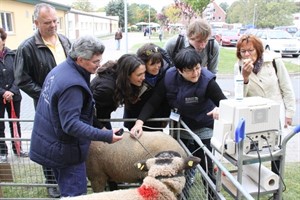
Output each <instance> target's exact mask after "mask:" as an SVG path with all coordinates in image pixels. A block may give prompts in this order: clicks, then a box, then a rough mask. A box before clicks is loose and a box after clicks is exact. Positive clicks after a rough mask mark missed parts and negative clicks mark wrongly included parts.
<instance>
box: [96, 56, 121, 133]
mask: <svg viewBox="0 0 300 200" xmlns="http://www.w3.org/2000/svg"><path fill="white" fill-rule="evenodd" d="M116 70H117V61H113V60H109V61H107V62H106V63H104V64H103V65H101V67H99V68H98V69H97V72H96V76H95V78H94V79H93V80H92V81H91V90H92V92H93V98H94V100H95V107H96V116H97V118H98V119H110V115H111V113H112V112H113V111H115V110H116V109H117V108H118V105H116V104H115V103H114V98H113V97H114V90H115V86H116V84H115V82H116V76H117V73H116ZM97 127H98V128H103V127H105V128H106V129H112V127H111V123H110V122H103V121H99V124H98V126H97Z"/></svg>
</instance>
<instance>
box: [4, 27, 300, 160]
mask: <svg viewBox="0 0 300 200" xmlns="http://www.w3.org/2000/svg"><path fill="white" fill-rule="evenodd" d="M124 35H125V34H124ZM102 41H103V43H104V44H105V46H106V50H105V52H104V55H103V58H104V62H105V61H106V60H109V59H118V58H119V57H120V56H121V55H123V54H124V53H126V50H125V45H126V44H125V39H124V38H123V39H122V42H121V50H118V51H117V50H115V41H114V39H113V38H107V39H103V40H102ZM158 41H159V40H158V38H154V37H153V38H151V39H149V37H144V36H143V33H129V38H128V48H129V49H130V48H132V47H133V46H134V45H135V44H141V43H144V42H158ZM129 53H134V52H129ZM296 78H297V77H296ZM299 78H300V77H298V79H299ZM217 81H218V82H219V84H220V86H221V88H222V89H223V90H224V91H227V92H229V94H233V79H232V76H220V77H218V79H217ZM298 83H299V80H298ZM298 90H300V88H299V84H298V86H297V88H295V91H298ZM22 95H23V100H22V105H21V119H30V120H33V118H34V113H35V111H34V107H33V101H32V99H31V98H30V97H28V96H27V95H26V94H25V93H23V92H22ZM297 97H298V98H299V96H297ZM298 108H299V101H298V107H297V109H298ZM298 112H299V111H298ZM122 116H123V110H122V108H119V109H117V111H116V112H114V113H113V114H112V118H122ZM297 120H298V119H297ZM299 121H300V120H299ZM298 123H299V122H298ZM32 124H33V123H32V122H22V123H21V128H22V133H23V136H22V137H24V138H30V134H31V130H32ZM113 125H114V126H115V127H121V126H122V123H113ZM6 127H7V128H6V135H7V136H6V137H10V136H9V134H8V130H9V129H8V125H6ZM285 134H286V133H285ZM286 161H287V162H300V134H298V135H295V136H294V137H293V138H292V139H291V140H290V141H289V142H288V145H287V153H286Z"/></svg>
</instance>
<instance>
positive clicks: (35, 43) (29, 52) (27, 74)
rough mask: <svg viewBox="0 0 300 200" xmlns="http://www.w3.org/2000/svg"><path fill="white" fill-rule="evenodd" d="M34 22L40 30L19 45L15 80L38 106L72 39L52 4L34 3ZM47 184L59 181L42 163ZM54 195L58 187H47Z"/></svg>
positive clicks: (15, 65)
mask: <svg viewBox="0 0 300 200" xmlns="http://www.w3.org/2000/svg"><path fill="white" fill-rule="evenodd" d="M33 17H34V23H35V26H36V28H37V31H36V32H35V33H34V34H33V36H31V37H29V38H28V39H26V40H24V41H23V42H22V43H21V44H20V45H19V47H18V50H17V54H16V58H15V64H14V73H15V74H14V75H15V83H16V84H17V86H19V88H20V89H21V90H23V91H24V92H25V93H26V94H27V95H28V96H30V97H31V98H32V99H33V103H34V107H35V108H36V105H37V102H38V100H39V97H40V94H41V89H42V86H43V83H44V80H45V78H46V76H47V74H48V73H49V72H50V70H52V69H53V68H54V67H55V66H56V65H57V64H59V63H61V62H63V61H64V60H65V59H66V57H67V53H68V51H69V49H70V47H71V43H70V41H69V40H68V39H67V38H66V37H65V36H63V35H61V34H58V33H57V24H58V17H57V13H56V10H55V8H54V7H53V6H51V5H49V4H46V3H40V4H36V5H35V9H34V14H33ZM43 172H44V176H45V178H46V184H56V181H55V178H54V175H53V172H52V171H51V169H49V168H46V167H45V166H43ZM47 192H48V194H49V196H50V197H52V198H59V197H60V193H59V191H58V190H57V187H47Z"/></svg>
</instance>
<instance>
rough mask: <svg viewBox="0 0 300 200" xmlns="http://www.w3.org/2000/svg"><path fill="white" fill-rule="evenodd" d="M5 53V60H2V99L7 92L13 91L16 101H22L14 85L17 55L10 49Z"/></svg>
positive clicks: (0, 76)
mask: <svg viewBox="0 0 300 200" xmlns="http://www.w3.org/2000/svg"><path fill="white" fill-rule="evenodd" d="M5 52H6V53H5V55H4V58H3V60H2V59H0V95H1V97H2V96H3V94H4V93H5V92H6V91H11V92H12V93H14V97H13V99H14V101H21V99H22V96H21V93H20V90H19V88H18V87H17V86H16V85H15V83H14V80H15V79H14V69H13V64H14V58H15V55H16V54H15V51H12V50H10V49H9V48H5ZM1 100H2V98H1Z"/></svg>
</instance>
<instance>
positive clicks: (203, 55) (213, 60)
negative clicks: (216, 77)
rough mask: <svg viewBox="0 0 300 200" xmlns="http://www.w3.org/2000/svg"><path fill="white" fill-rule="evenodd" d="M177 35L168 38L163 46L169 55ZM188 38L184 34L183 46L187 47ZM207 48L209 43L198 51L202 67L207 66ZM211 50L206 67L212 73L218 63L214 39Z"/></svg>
mask: <svg viewBox="0 0 300 200" xmlns="http://www.w3.org/2000/svg"><path fill="white" fill-rule="evenodd" d="M177 38H178V35H176V36H174V37H172V38H170V39H169V40H168V41H167V42H166V44H165V46H164V49H165V50H166V51H167V52H168V54H169V55H172V54H173V51H174V48H175V45H176V41H177ZM189 46H190V44H189V40H188V38H187V37H186V36H184V47H185V48H186V47H189ZM208 48H209V45H206V47H205V49H203V51H201V52H199V54H200V56H201V60H202V62H201V66H202V67H207V64H208V54H207V52H208ZM210 51H212V56H211V60H210V67H208V70H209V71H211V72H212V73H213V74H216V73H217V72H218V63H219V44H218V42H216V41H214V45H213V49H212V50H210Z"/></svg>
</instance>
